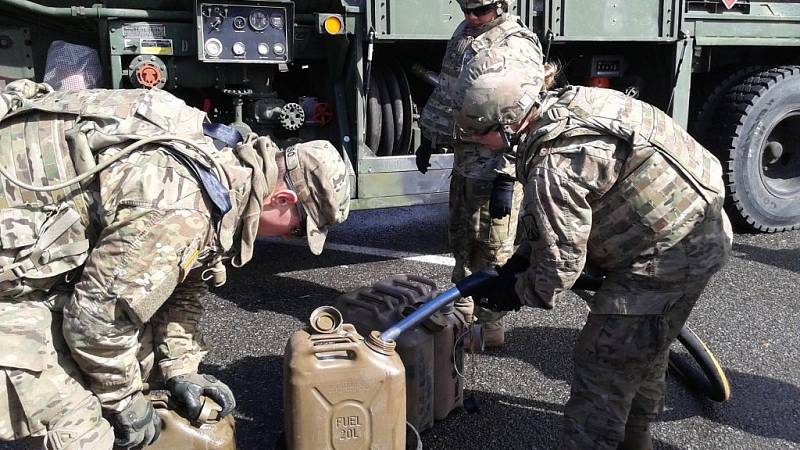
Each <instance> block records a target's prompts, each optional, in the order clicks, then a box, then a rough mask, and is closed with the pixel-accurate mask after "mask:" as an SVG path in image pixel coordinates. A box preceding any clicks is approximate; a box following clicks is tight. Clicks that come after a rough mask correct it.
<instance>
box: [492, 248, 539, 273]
mask: <svg viewBox="0 0 800 450" xmlns="http://www.w3.org/2000/svg"><path fill="white" fill-rule="evenodd" d="M530 265H531V260H530V258H528V257H527V256H523V255H520V254H517V253H514V254H513V255H511V258H508V260H507V261H506V263H505V264H503V265H502V266H498V267H497V273H499V274H501V275H502V274H504V273H506V272H510V273H520V272H523V271H525V270H527V269H528V267H530Z"/></svg>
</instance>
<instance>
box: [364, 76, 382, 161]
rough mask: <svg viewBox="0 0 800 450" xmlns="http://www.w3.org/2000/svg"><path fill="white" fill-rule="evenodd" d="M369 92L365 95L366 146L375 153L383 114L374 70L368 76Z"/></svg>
mask: <svg viewBox="0 0 800 450" xmlns="http://www.w3.org/2000/svg"><path fill="white" fill-rule="evenodd" d="M369 85H370V88H369V93H368V95H367V146H368V147H369V148H370V150H372V152H373V153H375V154H376V155H377V154H378V148H379V147H380V143H381V128H382V126H383V125H382V121H383V118H382V117H381V116H382V115H383V114H382V113H381V96H380V89H378V84H377V83H376V82H375V71H374V70H373V71H372V74H371V75H370V78H369Z"/></svg>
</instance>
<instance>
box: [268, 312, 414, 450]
mask: <svg viewBox="0 0 800 450" xmlns="http://www.w3.org/2000/svg"><path fill="white" fill-rule="evenodd" d="M310 322H311V326H310V329H308V330H300V331H297V332H295V333H294V335H292V337H291V338H290V339H289V341H288V343H287V344H286V351H285V353H284V377H283V379H284V414H285V431H286V446H287V448H290V449H294V450H327V449H332V450H333V449H335V450H357V449H364V450H393V449H404V448H405V445H406V389H405V369H404V367H403V363H402V361H401V360H400V357H399V356H398V354H397V353H396V352H395V343H394V342H384V341H382V340H381V339H379V338H378V333H377V332H375V333H371V334H370V335H368V336H367V337H366V338H364V337H362V336H361V335H360V334H358V332H357V331H356V329H355V327H354V326H353V325H351V324H348V323H342V316H341V314H340V313H339V311H338V310H337V309H336V308H333V307H330V306H323V307H320V308H317V309H316V310H315V311H314V312H313V313H312V314H311V318H310Z"/></svg>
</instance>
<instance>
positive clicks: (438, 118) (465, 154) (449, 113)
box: [420, 14, 542, 180]
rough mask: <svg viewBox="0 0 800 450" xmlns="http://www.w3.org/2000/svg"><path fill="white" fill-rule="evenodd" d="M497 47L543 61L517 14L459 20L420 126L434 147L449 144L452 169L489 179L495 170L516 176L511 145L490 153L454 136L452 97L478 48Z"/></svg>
mask: <svg viewBox="0 0 800 450" xmlns="http://www.w3.org/2000/svg"><path fill="white" fill-rule="evenodd" d="M499 47H507V48H510V49H512V50H513V51H514V52H515V53H516V54H517V55H518V56H519V58H521V59H526V58H527V59H530V60H532V61H534V62H535V63H537V64H539V65H541V64H542V48H541V45H540V44H539V39H538V38H537V37H536V35H535V34H534V33H533V32H532V31H530V30H528V29H527V28H525V25H523V24H522V22H521V21H520V19H519V18H518V17H516V16H512V15H510V14H505V15H503V16H502V17H500V18H499V19H497V20H496V21H494V22H491V23H489V24H487V25H486V26H484V27H481V28H480V29H473V28H471V27H468V26H467V25H466V22H462V23H461V25H459V27H458V28H457V29H456V31H455V33H454V34H453V37H452V38H451V39H450V41H449V42H448V44H447V49H446V50H445V55H444V59H443V60H442V70H441V72H440V73H439V85H438V86H437V87H436V89H434V91H433V93H432V94H431V96H430V98H429V99H428V102H427V103H426V104H425V107H424V108H423V110H422V116H421V119H420V126H421V127H422V132H423V134H424V135H425V137H427V138H428V139H430V140H431V142H432V143H433V144H434V145H436V146H451V147H453V152H454V155H453V157H454V161H453V170H454V171H456V173H459V174H461V175H463V176H464V177H467V178H474V179H479V180H493V179H494V178H496V177H497V175H498V174H507V175H510V176H512V177H513V176H515V169H514V161H515V159H516V155H515V153H514V151H513V150H510V151H507V152H494V151H491V150H489V149H486V148H484V147H483V146H481V145H478V144H475V143H472V142H467V141H462V140H456V139H455V123H454V106H455V99H456V98H458V96H459V95H461V94H460V93H458V92H455V91H456V85H457V83H456V81H457V79H458V77H459V74H461V72H462V71H463V70H464V69H465V67H467V66H468V65H469V64H470V62H471V61H472V60H473V59H474V58H475V55H477V54H478V53H479V52H491V51H492V50H493V49H496V48H499Z"/></svg>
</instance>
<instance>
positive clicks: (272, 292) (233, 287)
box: [214, 272, 342, 322]
mask: <svg viewBox="0 0 800 450" xmlns="http://www.w3.org/2000/svg"><path fill="white" fill-rule="evenodd" d="M287 293H295V294H294V295H288V294H287ZM214 294H216V295H217V296H219V297H221V298H224V299H226V300H228V301H231V302H233V303H236V304H237V305H238V306H239V307H240V308H242V309H244V310H247V311H262V310H269V311H273V312H276V313H279V314H288V315H291V316H294V317H296V318H297V319H299V320H300V321H302V322H305V321H306V320H308V316H309V314H311V311H313V310H314V308H316V307H318V306H322V305H333V304H335V303H336V298H337V297H338V296H339V295H341V294H342V293H341V292H339V291H338V290H336V289H331V288H329V287H325V286H322V285H320V284H318V283H315V282H312V281H305V280H299V279H296V278H290V277H284V276H278V275H272V274H264V276H263V277H259V278H253V277H252V273H251V272H250V273H245V272H241V273H240V274H235V273H229V274H228V283H226V284H225V286H223V287H221V288H217V289H216V290H215V291H214Z"/></svg>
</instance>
